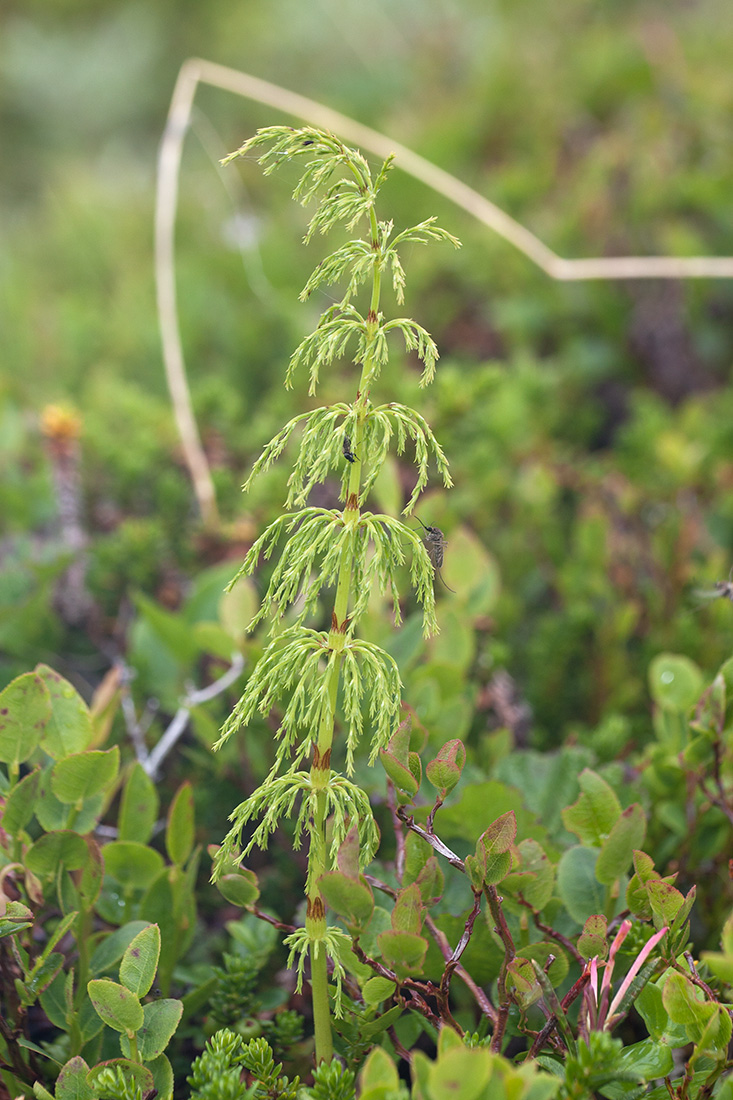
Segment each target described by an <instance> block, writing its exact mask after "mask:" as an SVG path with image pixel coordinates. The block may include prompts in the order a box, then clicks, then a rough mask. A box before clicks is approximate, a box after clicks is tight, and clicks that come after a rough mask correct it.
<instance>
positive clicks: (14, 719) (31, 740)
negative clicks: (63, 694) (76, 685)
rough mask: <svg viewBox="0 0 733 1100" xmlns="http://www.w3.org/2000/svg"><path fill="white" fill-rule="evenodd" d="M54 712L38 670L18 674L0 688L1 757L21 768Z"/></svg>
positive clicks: (14, 768) (15, 767) (16, 767)
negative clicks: (21, 674)
mask: <svg viewBox="0 0 733 1100" xmlns="http://www.w3.org/2000/svg"><path fill="white" fill-rule="evenodd" d="M50 716H51V699H50V696H49V693H48V689H47V688H46V685H45V683H44V681H43V679H42V678H41V677H40V676H39V675H37V673H35V672H26V673H24V675H23V676H18V677H16V679H15V680H11V681H10V683H9V684H8V686H7V687H6V688H4V690H3V691H1V692H0V760H1V761H2V762H3V763H4V764H9V765H10V768H11V769H12V770H13V771H15V772H17V769H18V767H19V765H20V764H22V763H24V762H25V761H26V760H28V758H29V757H31V756H32V755H33V753H34V752H35V750H36V746H37V745H38V744H39V742H40V740H41V738H42V737H43V734H44V732H45V729H46V725H47V723H48V720H49V718H50Z"/></svg>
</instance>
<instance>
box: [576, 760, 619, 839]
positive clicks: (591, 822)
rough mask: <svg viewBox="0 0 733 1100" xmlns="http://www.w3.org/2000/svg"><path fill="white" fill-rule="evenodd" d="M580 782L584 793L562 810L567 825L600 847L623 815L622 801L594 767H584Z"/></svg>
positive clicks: (582, 837)
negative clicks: (593, 769) (592, 768)
mask: <svg viewBox="0 0 733 1100" xmlns="http://www.w3.org/2000/svg"><path fill="white" fill-rule="evenodd" d="M578 782H579V784H580V790H581V792H582V793H581V795H580V797H579V798H578V801H577V802H574V803H573V805H572V806H568V807H567V808H566V809H564V810H563V811H562V820H563V824H564V825H565V828H566V829H567V830H568V831H569V832H571V833H575V835H576V836H577V838H578V840H580V841H581V843H582V844H586V845H587V846H588V847H590V848H592V847H598V848H600V846H601V845H602V844H603V842H604V840H605V839H606V837H607V836H608V835H609V833H610V832H611V829H612V828H613V826H614V825H615V824H616V821H617V820H618V818H619V817H620V816H621V803H620V802H619V800H618V798H617V797H616V794H615V792H614V791H613V788H612V787H610V786H609V785H608V783H607V782H606V780H605V779H602V778H601V776H600V775H598V774H597V772H594V771H592V770H591V768H584V769H583V771H582V772H581V773H580V775H579V776H578Z"/></svg>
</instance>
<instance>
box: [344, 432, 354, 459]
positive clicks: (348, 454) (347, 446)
mask: <svg viewBox="0 0 733 1100" xmlns="http://www.w3.org/2000/svg"><path fill="white" fill-rule="evenodd" d="M344 458H345V459H346V461H347V462H356V455H355V454H354V452H353V451H352V449H351V436H350V435H345V436H344Z"/></svg>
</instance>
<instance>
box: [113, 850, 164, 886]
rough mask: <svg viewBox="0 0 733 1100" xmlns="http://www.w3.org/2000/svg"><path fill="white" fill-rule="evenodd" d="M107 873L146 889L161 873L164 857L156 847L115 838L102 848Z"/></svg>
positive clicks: (124, 884) (123, 882) (131, 884)
mask: <svg viewBox="0 0 733 1100" xmlns="http://www.w3.org/2000/svg"><path fill="white" fill-rule="evenodd" d="M102 855H103V856H104V868H105V871H106V872H107V874H109V875H111V876H112V878H114V879H116V880H117V881H118V882H120V883H122V885H123V886H134V887H137V888H138V889H144V888H146V887H147V886H149V885H150V883H151V882H153V880H154V879H155V877H156V876H157V875H158V874H160V871H161V870H162V868H163V866H164V862H163V857H162V855H161V854H160V852H157V851H156V850H155V849H154V848H148V847H146V845H145V844H136V843H135V842H134V841H132V840H113V841H112V842H111V844H105V846H104V848H103V849H102Z"/></svg>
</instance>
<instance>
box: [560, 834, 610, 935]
mask: <svg viewBox="0 0 733 1100" xmlns="http://www.w3.org/2000/svg"><path fill="white" fill-rule="evenodd" d="M597 858H598V853H597V852H595V851H593V850H592V849H590V848H582V847H581V846H580V845H577V846H576V847H574V848H568V850H567V852H564V853H563V856H562V859H561V860H560V863H559V864H558V868H557V890H558V893H559V895H560V897H561V898H562V901H563V903H564V905H565V908H566V909H567V911H568V913H569V914H570V916H571V917H572V918H573V920H574V921H577V923H578V924H584V923H585V921H586V920H587V919H588V917H590V916H593V915H594V914H596V913H602V912H603V908H604V905H605V902H606V897H605V890H604V889H603V887H602V886H601V885H600V883H599V882H598V881H597V880H596V875H595V869H596V859H597Z"/></svg>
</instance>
